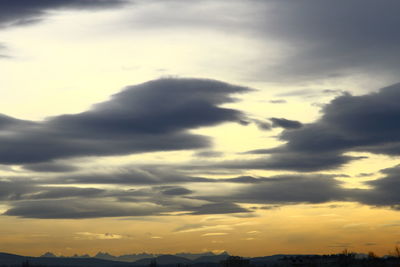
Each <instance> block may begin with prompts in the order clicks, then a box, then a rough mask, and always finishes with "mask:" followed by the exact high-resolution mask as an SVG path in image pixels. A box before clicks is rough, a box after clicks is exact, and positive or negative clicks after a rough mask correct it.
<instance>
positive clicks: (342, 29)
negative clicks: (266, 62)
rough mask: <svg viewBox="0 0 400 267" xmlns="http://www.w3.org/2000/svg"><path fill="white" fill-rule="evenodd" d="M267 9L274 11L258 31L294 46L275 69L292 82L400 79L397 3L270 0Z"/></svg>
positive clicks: (399, 20) (399, 6)
mask: <svg viewBox="0 0 400 267" xmlns="http://www.w3.org/2000/svg"><path fill="white" fill-rule="evenodd" d="M265 5H266V6H267V7H269V10H270V12H269V16H265V17H264V18H265V19H264V22H261V23H260V26H259V28H258V29H259V31H261V32H264V33H265V35H266V36H269V35H270V34H272V36H274V37H275V38H277V39H278V40H282V41H283V42H285V43H290V44H291V47H295V49H294V51H293V52H292V53H291V54H290V55H289V56H288V57H287V58H286V59H285V60H284V61H283V62H281V63H279V64H277V65H276V66H275V67H276V68H275V70H276V72H277V73H282V74H284V75H285V77H287V78H288V79H310V78H316V77H325V78H329V77H334V76H340V75H347V74H353V73H354V72H358V73H359V72H362V71H367V72H370V73H371V72H374V71H375V72H379V71H382V70H383V71H384V72H386V74H388V73H392V74H398V69H399V59H400V50H399V43H400V38H399V35H398V34H397V25H398V24H399V23H400V18H399V16H398V15H397V13H396V11H395V10H398V9H399V8H400V3H399V2H398V1H396V0H388V1H385V2H384V3H383V2H379V3H378V2H376V1H374V0H366V1H364V0H350V1H345V0H339V1H335V2H331V1H319V0H300V1H280V0H270V1H265ZM274 74H275V73H274Z"/></svg>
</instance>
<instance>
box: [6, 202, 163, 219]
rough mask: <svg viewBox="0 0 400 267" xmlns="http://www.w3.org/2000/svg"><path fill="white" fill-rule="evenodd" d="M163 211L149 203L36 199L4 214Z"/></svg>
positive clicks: (51, 215) (68, 215) (116, 214)
mask: <svg viewBox="0 0 400 267" xmlns="http://www.w3.org/2000/svg"><path fill="white" fill-rule="evenodd" d="M162 211H165V209H164V208H162V207H160V206H157V205H155V204H151V203H139V204H132V203H129V204H128V203H112V202H108V201H104V200H102V199H95V200H88V199H86V200H85V201H82V200H79V199H78V200H76V199H71V200H70V199H61V200H51V201H49V200H38V201H23V202H18V203H14V206H13V207H12V208H11V209H9V210H7V211H6V212H5V213H4V215H9V216H18V217H24V218H40V219H84V218H98V217H121V216H149V215H156V214H159V213H160V212H162Z"/></svg>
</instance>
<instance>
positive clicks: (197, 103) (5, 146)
mask: <svg viewBox="0 0 400 267" xmlns="http://www.w3.org/2000/svg"><path fill="white" fill-rule="evenodd" d="M248 90H249V89H247V88H245V87H240V86H234V85H229V84H226V83H223V82H219V81H214V80H201V79H161V80H155V81H151V82H147V83H144V84H141V85H136V86H130V87H127V88H125V89H124V90H123V91H121V92H120V93H118V94H115V95H114V96H112V98H111V99H110V100H109V101H106V102H103V103H99V104H96V105H94V106H93V108H92V109H91V110H89V111H86V112H82V113H79V114H73V115H60V116H55V117H52V118H49V119H48V120H46V121H43V122H31V121H22V120H17V119H14V118H11V117H7V116H5V115H2V116H1V117H0V130H1V132H2V133H3V134H2V135H1V136H0V163H3V164H16V163H34V162H44V161H51V160H53V159H58V158H67V157H79V156H102V155H103V156H106V155H125V154H132V153H139V152H149V151H169V150H182V149H196V148H204V147H207V146H209V145H210V140H209V139H208V138H207V137H205V136H200V135H195V134H191V133H189V132H188V130H190V129H196V128H199V127H203V126H213V125H217V124H220V123H224V122H240V121H241V120H242V119H243V116H244V115H243V114H242V113H241V112H240V111H238V110H234V109H229V108H222V107H219V105H221V104H224V103H229V102H233V101H235V99H234V98H232V97H231V95H232V94H236V93H243V92H246V91H248ZM37 167H38V166H36V168H37ZM42 167H43V166H42ZM31 168H32V167H31Z"/></svg>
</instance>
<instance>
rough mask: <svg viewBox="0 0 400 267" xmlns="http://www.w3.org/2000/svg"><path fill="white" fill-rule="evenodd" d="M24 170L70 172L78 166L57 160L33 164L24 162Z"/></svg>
mask: <svg viewBox="0 0 400 267" xmlns="http://www.w3.org/2000/svg"><path fill="white" fill-rule="evenodd" d="M23 168H24V169H25V170H29V171H34V172H63V173H64V172H72V171H76V170H78V169H79V168H78V167H76V166H73V165H70V164H64V163H57V162H42V163H35V164H26V165H24V166H23Z"/></svg>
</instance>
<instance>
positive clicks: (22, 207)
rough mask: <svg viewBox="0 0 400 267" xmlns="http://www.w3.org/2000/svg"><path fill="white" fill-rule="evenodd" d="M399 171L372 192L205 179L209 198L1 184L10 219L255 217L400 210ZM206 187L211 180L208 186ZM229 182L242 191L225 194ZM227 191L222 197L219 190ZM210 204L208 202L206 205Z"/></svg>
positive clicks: (321, 184)
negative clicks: (289, 208)
mask: <svg viewBox="0 0 400 267" xmlns="http://www.w3.org/2000/svg"><path fill="white" fill-rule="evenodd" d="M399 169H400V167H399V166H396V167H394V168H389V169H385V170H382V171H381V172H382V174H384V177H383V178H380V179H378V180H374V181H368V182H365V184H366V185H368V186H370V189H348V188H344V187H343V182H341V181H338V180H337V179H336V178H337V177H340V176H341V175H323V174H315V175H299V174H297V175H279V176H273V177H258V178H256V177H251V176H243V177H236V178H225V179H211V178H208V179H207V178H204V180H206V181H207V182H208V183H209V184H210V186H212V187H213V188H214V190H212V191H211V192H209V193H208V194H207V193H205V192H201V194H198V192H196V190H190V189H187V188H185V187H182V186H180V185H179V183H178V184H177V185H168V186H167V185H159V186H144V185H141V186H140V187H131V188H128V189H102V188H96V187H91V188H87V187H85V188H79V187H75V186H73V185H70V186H68V185H66V184H60V185H59V186H49V185H47V184H45V183H40V182H38V181H31V180H16V181H0V200H1V201H2V203H4V204H6V205H7V206H9V209H8V210H7V211H6V212H5V213H4V215H8V216H19V217H25V218H42V219H50V218H53V219H57V218H59V219H65V218H70V219H79V218H96V217H121V216H153V215H154V216H161V215H166V214H168V213H170V212H184V213H185V214H191V215H204V214H235V213H250V212H251V210H254V208H252V209H246V208H243V207H241V206H240V204H263V205H268V207H269V208H271V207H278V206H282V205H296V204H302V203H311V204H318V203H329V202H332V201H345V202H358V203H361V204H365V205H370V206H379V207H384V208H392V209H396V210H397V209H400V198H399V196H398V191H399V190H400V182H399V181H400V177H399ZM203 182H205V181H203ZM226 183H237V184H240V186H238V187H235V188H234V189H230V190H229V191H227V190H225V185H226ZM218 187H220V188H221V191H220V193H215V192H217V191H216V190H215V188H218ZM204 202H207V203H206V204H204Z"/></svg>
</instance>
